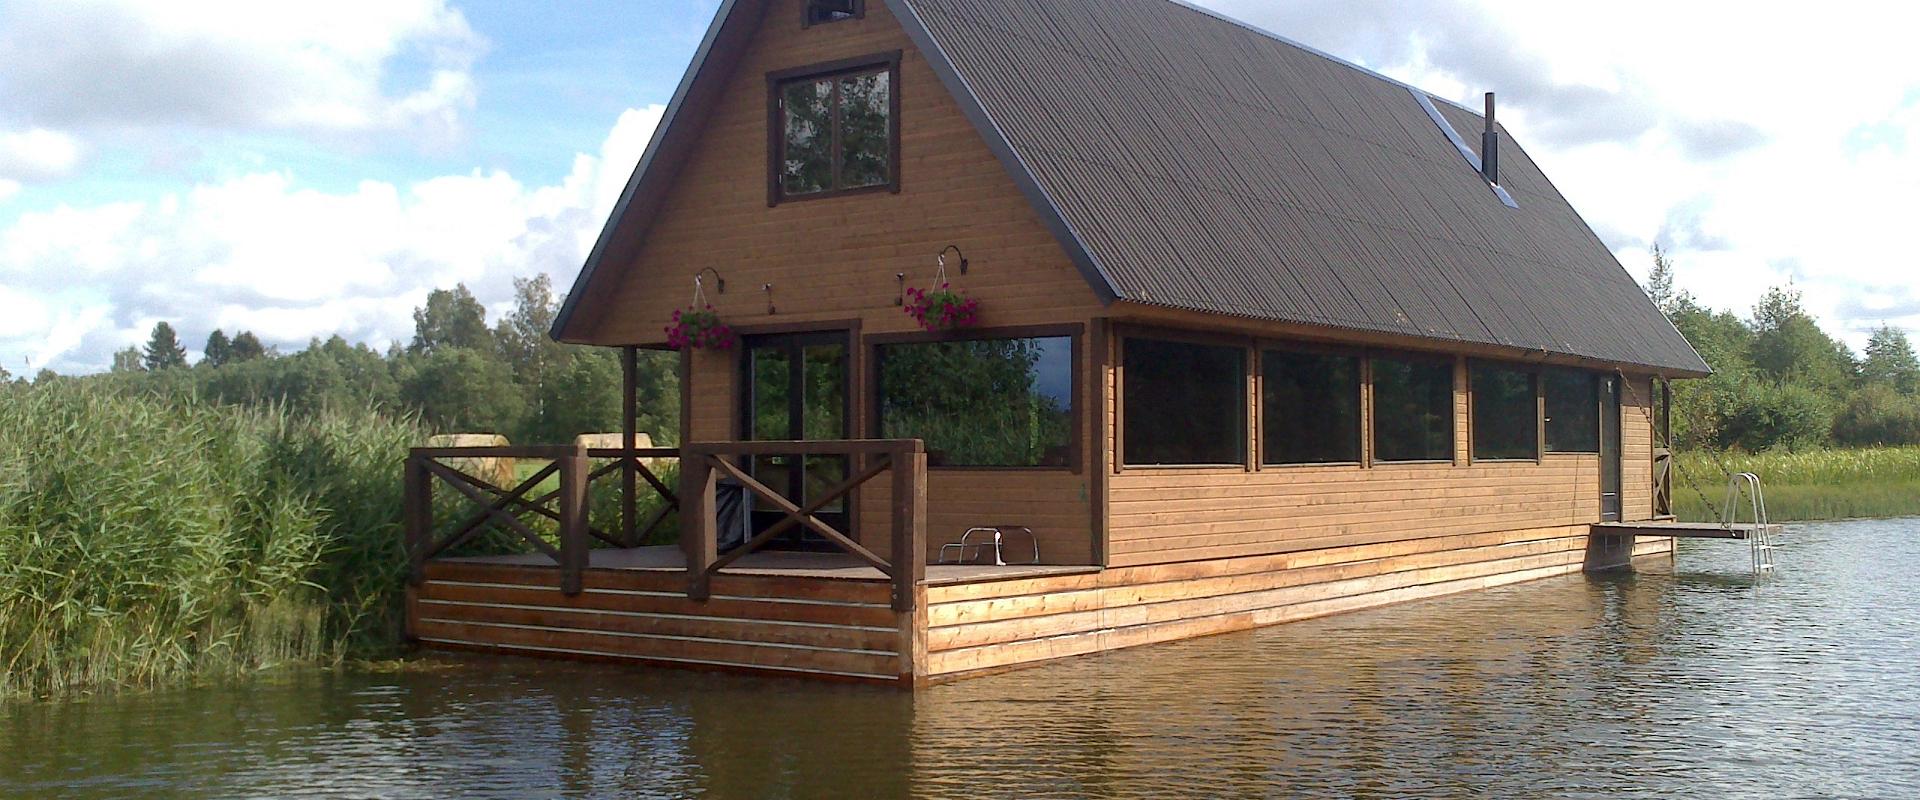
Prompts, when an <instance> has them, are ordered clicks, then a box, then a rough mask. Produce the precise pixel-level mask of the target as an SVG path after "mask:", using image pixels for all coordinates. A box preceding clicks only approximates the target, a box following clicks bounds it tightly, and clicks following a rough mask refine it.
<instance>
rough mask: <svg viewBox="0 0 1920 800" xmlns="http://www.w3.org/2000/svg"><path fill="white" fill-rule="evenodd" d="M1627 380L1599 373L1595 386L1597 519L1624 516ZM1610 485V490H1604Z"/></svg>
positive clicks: (1618, 375)
mask: <svg viewBox="0 0 1920 800" xmlns="http://www.w3.org/2000/svg"><path fill="white" fill-rule="evenodd" d="M1626 380H1627V377H1626V376H1625V375H1622V374H1620V373H1618V372H1611V373H1602V374H1601V375H1600V380H1599V381H1598V382H1597V383H1598V387H1597V388H1598V389H1599V393H1600V396H1599V398H1597V401H1598V402H1599V404H1600V519H1601V521H1603V522H1619V521H1620V520H1622V519H1624V518H1625V517H1626V507H1627V504H1626V480H1625V479H1626V474H1625V473H1626V456H1627V453H1626V442H1624V441H1623V440H1622V439H1623V437H1624V435H1625V432H1626V423H1625V420H1624V419H1622V416H1623V415H1624V413H1625V411H1626V408H1625V406H1624V404H1623V403H1622V397H1621V392H1622V390H1623V389H1624V388H1625V387H1623V386H1622V385H1621V384H1622V383H1623V382H1625V381H1626ZM1609 485H1611V486H1612V489H1613V491H1611V492H1609V491H1607V489H1608V486H1609Z"/></svg>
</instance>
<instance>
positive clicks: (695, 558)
mask: <svg viewBox="0 0 1920 800" xmlns="http://www.w3.org/2000/svg"><path fill="white" fill-rule="evenodd" d="M682 456H683V457H682V460H681V462H680V497H681V499H682V507H681V511H682V515H681V534H680V543H681V548H682V549H683V550H684V551H685V553H686V560H687V575H688V586H687V595H688V596H689V597H692V598H695V599H705V598H706V597H707V596H708V595H709V594H710V592H709V586H710V583H711V581H712V579H713V576H714V574H715V573H717V572H719V571H720V570H722V569H724V568H726V567H727V565H729V564H732V563H734V562H735V561H738V560H739V559H740V558H741V557H743V556H745V555H747V554H748V553H751V552H753V551H755V550H758V549H759V548H760V547H761V546H763V545H765V544H767V543H768V542H771V541H773V540H774V538H776V537H778V536H780V535H781V534H784V533H787V532H790V531H792V530H794V529H795V528H796V527H800V528H805V529H807V530H809V531H812V532H813V533H815V534H817V535H819V536H820V537H821V538H824V539H826V540H827V541H828V542H831V543H832V544H833V545H834V546H835V547H838V548H839V549H841V550H844V551H846V552H847V553H849V554H851V555H853V556H854V557H855V558H858V559H860V560H861V561H863V562H865V563H866V564H867V565H868V566H871V567H873V568H874V569H877V570H879V571H880V572H882V573H884V574H886V575H887V576H888V577H889V578H892V579H893V607H894V608H895V609H896V610H899V611H911V610H913V606H914V594H915V587H916V586H917V585H918V584H919V583H920V582H921V581H923V580H925V579H926V575H927V555H926V553H927V546H926V541H927V531H926V528H927V453H926V448H925V446H924V445H923V444H922V443H921V441H920V440H919V439H862V440H849V441H791V442H701V443H693V444H688V445H685V446H684V447H683V448H682ZM753 456H802V457H805V456H846V457H847V459H848V463H849V465H850V471H855V472H854V474H853V475H852V476H851V477H849V478H847V479H846V480H845V481H842V482H841V483H840V484H839V485H837V486H834V487H833V488H831V489H828V490H827V491H826V492H824V493H822V494H820V495H819V496H817V497H813V498H811V499H809V500H808V502H807V504H806V506H805V507H801V506H799V505H797V504H795V503H794V502H793V501H791V500H789V499H787V497H786V495H785V494H784V493H782V492H779V491H775V490H774V489H771V488H769V487H767V486H766V485H765V484H763V483H761V482H759V481H757V480H755V479H754V478H753V476H752V475H749V474H748V473H747V471H746V470H744V469H742V468H741V467H740V466H739V465H738V464H736V463H735V461H736V460H737V459H740V458H751V457H753ZM883 472H891V473H892V483H893V493H892V500H893V506H892V531H891V536H890V537H889V540H888V543H889V545H890V546H889V551H890V552H889V553H888V555H887V557H885V558H882V557H881V556H879V555H877V554H875V553H874V552H873V551H872V550H870V549H868V548H867V547H866V546H864V545H862V544H860V543H859V542H857V541H855V540H854V539H853V537H852V536H849V535H847V533H845V532H843V531H840V530H837V529H835V528H834V527H833V526H831V525H828V524H827V523H825V522H823V521H821V520H820V518H819V517H818V516H815V515H816V514H817V513H819V512H820V510H821V509H824V508H826V507H828V506H829V505H831V504H833V503H834V502H835V501H839V500H841V499H842V498H847V497H848V496H849V494H850V493H852V492H853V490H854V489H856V488H859V487H860V486H861V485H862V484H865V483H866V482H867V481H870V480H873V479H874V478H876V477H878V476H879V475H880V474H881V473H883ZM721 476H725V477H728V478H731V479H733V480H735V481H738V482H739V483H741V484H742V485H744V486H746V487H747V490H748V491H749V492H751V493H752V494H753V496H755V497H757V498H759V499H760V500H762V501H764V502H766V503H768V504H770V505H772V506H773V507H774V508H777V509H779V510H780V511H782V512H785V513H786V518H785V519H782V520H780V521H779V522H777V523H775V524H773V525H771V526H769V527H767V528H766V529H765V530H763V531H761V532H760V533H758V534H756V535H754V536H753V537H752V538H749V539H748V540H747V541H746V542H745V543H743V544H741V545H739V546H737V547H734V548H733V549H731V550H728V551H727V552H726V553H724V554H723V553H720V552H719V524H718V520H717V515H716V511H717V509H718V503H717V497H716V492H717V489H718V485H719V479H720V477H721ZM846 507H847V509H848V511H849V513H850V514H856V515H857V514H858V513H859V510H858V509H857V508H854V507H853V503H852V502H851V500H848V501H847V502H846Z"/></svg>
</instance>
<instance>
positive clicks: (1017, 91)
mask: <svg viewBox="0 0 1920 800" xmlns="http://www.w3.org/2000/svg"><path fill="white" fill-rule="evenodd" d="M1492 111H1493V103H1492V98H1491V95H1489V97H1488V101H1487V104H1486V109H1485V113H1484V114H1483V113H1480V112H1478V111H1477V110H1474V109H1469V108H1464V107H1461V106H1459V105H1456V104H1453V103H1450V102H1447V101H1445V100H1443V99H1441V98H1438V97H1434V96H1432V95H1430V94H1428V93H1426V92H1424V91H1422V90H1420V89H1418V88H1414V87H1410V86H1407V85H1405V84H1402V83H1399V82H1396V81H1394V80H1391V79H1388V78H1385V77H1383V76H1381V75H1378V74H1375V73H1372V72H1369V71H1367V70H1365V69H1362V68H1359V67H1356V66H1354V65H1352V64H1348V63H1345V62H1342V61H1339V60H1336V59H1334V58H1332V57H1329V56H1327V55H1324V54H1321V53H1318V52H1316V51H1313V50H1311V49H1308V48H1306V47H1303V46H1300V45H1298V44H1295V43H1292V42H1289V41H1287V40H1285V39H1282V38H1279V37H1277V36H1274V35H1272V34H1269V33H1266V32H1263V31H1260V30H1257V29H1255V28H1252V27H1249V26H1247V25H1244V24H1241V23H1238V22H1235V21H1233V20H1230V19H1226V18H1224V17H1221V16H1218V15H1216V14H1213V13H1211V12H1208V11H1204V10H1200V9H1196V8H1192V7H1189V6H1186V5H1184V4H1180V3H1176V2H1168V0H1077V1H1076V2H1071V3H1062V2H1055V1H1054V0H838V1H834V0H726V2H723V3H722V4H721V7H720V10H719V12H718V15H717V17H716V18H715V20H714V22H713V24H712V26H711V28H710V29H709V30H708V32H707V34H706V38H705V40H704V41H703V42H702V44H701V45H700V48H699V51H698V53H697V55H696V56H695V59H694V62H693V64H692V66H691V68H690V69H689V70H688V72H687V74H686V77H685V78H684V79H683V80H682V82H681V83H680V86H679V89H678V91H677V92H676V94H675V95H674V98H673V101H672V104H671V105H670V107H669V108H668V110H667V112H666V115H665V118H664V120H663V121H662V123H661V124H660V126H659V129H658V130H657V131H656V132H655V134H654V136H653V140H652V142H651V143H650V145H649V146H648V148H647V150H646V153H645V156H644V158H643V159H642V161H641V163H640V164H639V167H638V169H637V170H636V171H635V173H634V176H633V178H632V181H631V182H630V183H629V184H628V186H627V188H626V191H625V193H624V195H623V196H622V197H621V199H620V202H619V204H618V206H617V208H616V209H615V211H614V213H613V215H612V218H611V219H610V220H609V221H608V223H607V225H606V228H605V230H604V232H603V233H602V234H601V236H600V238H599V240H598V243H597V244H596V245H595V247H594V248H593V251H592V254H591V256H590V258H589V260H588V261H587V263H586V265H585V267H584V268H583V270H582V271H581V274H580V277H579V280H578V282H577V283H576V284H575V285H574V287H573V291H572V292H571V293H570V294H569V295H568V296H567V300H566V303H565V306H564V308H563V310H562V312H561V315H560V317H559V319H558V321H557V323H556V324H555V326H554V331H553V333H554V336H555V337H556V338H558V339H559V340H561V341H565V342H572V343H579V344H588V345H599V346H606V347H618V348H623V349H624V350H625V356H626V363H627V364H628V370H629V376H630V377H629V381H628V386H627V398H626V403H627V433H626V435H627V437H628V438H627V439H626V446H625V447H614V448H606V449H597V450H590V449H587V448H585V447H582V446H577V445H576V446H574V447H562V448H502V449H500V450H501V452H499V453H497V454H495V455H502V456H514V457H516V458H520V459H523V463H524V459H529V458H532V459H536V460H539V459H544V460H546V461H547V462H548V463H550V464H551V466H549V467H547V468H546V469H545V470H542V471H541V472H540V473H539V474H536V475H533V476H531V477H530V478H529V479H528V480H527V481H526V482H524V483H522V484H521V485H519V486H516V487H502V486H498V485H493V484H489V483H487V482H485V481H476V480H473V479H472V478H471V477H470V476H466V475H464V474H463V473H460V472H459V471H458V470H454V469H450V468H448V467H447V466H446V464H445V461H446V460H448V459H452V458H456V457H462V456H487V455H489V454H491V453H490V452H477V451H474V450H472V449H450V450H418V451H415V453H414V454H413V456H412V457H411V458H410V459H409V461H408V472H407V475H408V481H409V495H408V497H409V512H408V514H409V517H408V519H409V548H410V553H411V554H412V558H413V564H412V567H413V570H414V584H413V589H412V591H411V593H410V597H409V606H408V623H409V633H410V636H412V637H413V638H414V639H416V640H418V641H420V642H422V643H425V644H426V645H428V646H432V647H446V648H462V649H477V650H482V651H491V652H503V653H518V654H526V655H544V656H559V657H575V658H592V659H610V660H617V661H631V662H640V663H647V664H655V665H666V666H691V667H704V668H721V669H741V670H750V671H760V672H769V673H778V674H786V675H799V676H811V677H835V678H849V679H857V680H868V681H884V682H897V683H899V684H902V685H907V686H918V685H925V684H927V683H930V682H938V681H942V680H947V679H952V678H956V677H961V676H968V675H976V674H980V673H983V672H987V671H993V670H999V669H1004V668H1008V667H1013V666H1017V665H1025V664H1033V663H1036V662H1042V661H1046V660H1049V659H1056V658H1062V657H1066V656H1075V655H1083V654H1089V653H1096V652H1100V651H1105V650H1111V649H1115V648H1122V647H1130V646H1134V645H1143V644H1150V643H1155V642H1166V641H1171V640H1177V639H1184V638H1189V637H1195V636H1203V635H1208V634H1216V633H1221V632H1225V631H1235V630H1242V629H1246V628H1251V627H1255V626H1260V625H1268V624H1272V623H1278V622H1285V621H1289V620H1297V619H1302V618H1307V617H1313V616H1317V615H1323V614H1329V613H1334V612H1340V611H1348V610H1353V609H1361V608H1367V607H1372V606H1379V605H1383V604H1387V603H1396V602H1402V601H1408V600H1415V599H1419V598H1427V597H1434V596H1438V595H1443V594H1448V593H1452V592H1460V591H1466V590H1471V589H1479V588H1485V587H1490V586H1497V585H1501V584H1507V583H1513V582H1518V581H1527V580H1533V579H1538V578H1545V577H1549V576H1555V575H1564V574H1568V573H1573V572H1578V571H1580V570H1582V569H1583V568H1596V567H1615V566H1620V565H1622V564H1626V563H1629V562H1630V560H1631V559H1632V558H1634V557H1648V556H1667V555H1668V554H1670V553H1671V552H1672V539H1670V538H1665V537H1660V536H1646V535H1641V536H1635V535H1634V534H1635V533H1636V532H1638V533H1640V534H1647V533H1658V530H1659V529H1658V527H1657V526H1653V525H1649V526H1647V527H1624V528H1623V527H1618V526H1619V525H1621V524H1624V523H1641V522H1651V521H1654V520H1656V519H1657V518H1659V517H1661V516H1662V515H1663V514H1664V513H1665V510H1666V507H1667V489H1666V488H1664V487H1666V486H1669V485H1670V483H1668V481H1667V476H1668V474H1669V470H1668V467H1669V462H1668V461H1667V460H1666V459H1665V453H1664V450H1663V449H1661V441H1662V439H1663V438H1664V431H1665V430H1666V417H1667V411H1666V408H1665V398H1666V397H1667V380H1668V379H1670V378H1683V377H1695V376H1700V375H1704V374H1706V373H1707V372H1708V368H1707V365H1706V364H1705V363H1703V362H1702V361H1701V359H1700V357H1699V356H1698V355H1697V354H1695V352H1694V350H1693V349H1692V348H1691V347H1690V346H1689V345H1688V343H1687V341H1686V340H1685V339H1684V338H1682V337H1681V336H1680V334H1679V333H1677V332H1676V331H1675V330H1674V328H1673V327H1672V326H1671V325H1670V324H1668V322H1667V320H1666V319H1665V318H1664V317H1663V316H1662V315H1661V314H1660V312H1659V311H1658V310H1657V309H1655V308H1654V306H1653V305H1652V303H1650V302H1649V301H1648V299H1647V298H1646V296H1645V295H1644V294H1643V293H1642V292H1641V290H1640V289H1639V287H1638V286H1637V285H1636V284H1635V283H1634V281H1633V280H1632V278H1631V277H1629V276H1628V275H1627V273H1626V272H1625V271H1624V270H1623V269H1622V268H1621V266H1620V264H1619V263H1618V262H1617V261H1616V260H1615V259H1614V257H1613V256H1612V254H1611V253H1610V252H1609V251H1608V249H1607V247H1606V246H1605V245H1604V244H1602V242H1601V240H1600V239H1599V238H1598V237H1597V236H1596V235H1595V234H1594V233H1593V231H1592V230H1591V229H1589V228H1588V226H1587V225H1586V224H1585V223H1584V222H1583V221H1582V220H1581V218H1580V217H1579V215H1578V214H1577V213H1576V212H1575V211H1574V209H1573V207H1572V206H1570V205H1569V204H1568V203H1567V201H1566V199H1565V198H1564V197H1562V196H1561V194H1560V193H1559V192H1558V191H1557V190H1555V189H1554V187H1553V185H1552V184H1551V183H1549V182H1548V180H1547V178H1546V176H1545V175H1544V174H1542V173H1541V171H1540V168H1539V167H1538V166H1537V165H1536V164H1535V163H1534V162H1533V160H1532V159H1531V158H1529V157H1528V155H1527V153H1526V151H1525V150H1523V149H1521V148H1520V147H1519V146H1518V144H1517V143H1515V142H1514V141H1513V139H1512V137H1511V136H1509V135H1508V134H1507V132H1506V131H1505V130H1504V129H1503V128H1502V127H1501V126H1500V125H1499V124H1497V123H1496V122H1495V121H1494V120H1493V118H1492ZM943 286H945V287H946V288H947V290H948V291H950V292H953V293H954V294H953V295H951V296H949V295H943V294H942V293H941V289H942V287H943ZM690 301H692V302H694V303H697V304H698V305H697V307H690ZM709 305H710V306H711V316H705V315H701V314H694V313H692V312H696V311H706V310H707V308H706V307H707V306H709ZM916 311H919V312H924V313H922V314H916V313H914V312H916ZM676 312H681V313H683V314H685V315H686V316H679V315H677V313H676ZM716 322H717V324H718V325H720V326H724V327H716V328H709V327H707V326H708V325H709V324H710V323H716ZM676 326H679V327H678V328H676ZM670 329H673V330H672V331H670ZM687 337H690V338H691V339H692V341H691V342H688V343H684V344H685V346H683V347H681V349H680V356H679V358H680V361H679V363H680V369H681V373H680V374H681V382H680V388H681V399H680V402H681V409H680V411H681V415H680V419H681V429H680V431H679V442H680V443H681V444H680V446H679V447H677V448H641V447H636V446H635V444H636V443H637V439H636V432H635V431H634V430H633V428H634V418H635V409H634V402H635V401H634V387H633V380H632V378H631V375H632V374H633V364H634V363H635V362H634V359H635V357H636V351H637V350H640V349H664V348H667V347H668V346H669V344H668V343H669V341H672V342H673V343H674V344H683V342H682V341H681V340H682V339H683V338H687ZM674 463H677V465H678V477H677V479H665V478H662V475H671V474H672V472H671V470H668V469H663V468H662V467H661V465H663V464H669V465H670V464H674ZM553 474H557V475H558V476H559V479H558V483H557V485H558V488H557V489H555V490H553V491H550V492H547V493H546V494H544V495H542V496H540V497H537V498H536V497H533V494H534V492H535V490H534V488H533V487H534V486H537V485H542V481H547V480H550V478H551V476H552V475H553ZM596 480H598V481H612V480H618V481H619V482H620V483H621V484H622V486H623V491H624V497H625V502H626V507H625V509H624V511H623V513H622V514H621V515H620V516H621V518H620V521H619V525H618V527H617V528H616V529H615V530H610V531H609V530H603V529H602V528H605V527H611V526H604V525H603V526H599V527H596V526H595V525H594V524H593V523H591V522H590V521H589V519H588V514H587V510H586V507H587V504H588V501H587V498H588V493H587V492H588V487H589V485H591V484H593V483H594V482H595V481H596ZM670 484H671V485H670ZM435 486H439V487H440V488H441V491H449V489H448V487H451V490H455V491H457V493H458V494H456V495H453V496H454V497H455V498H456V499H457V498H458V497H459V496H462V495H463V496H464V497H466V498H470V499H472V500H473V501H474V502H475V503H477V504H479V505H480V506H482V508H481V509H480V510H479V511H478V512H476V513H475V515H474V516H473V517H470V518H468V519H466V520H465V521H464V523H465V524H464V525H454V526H451V527H449V526H447V525H445V524H444V523H445V520H436V519H435V514H434V508H435V501H434V500H433V491H434V487H435ZM648 494H657V495H659V496H660V497H662V498H666V499H667V501H668V502H667V504H666V505H665V506H663V508H665V509H666V510H668V511H677V514H676V515H675V517H674V518H677V520H678V526H679V531H678V542H679V544H678V545H677V546H674V545H666V546H653V547H643V546H636V545H637V544H638V543H639V542H640V541H641V540H642V537H644V536H646V535H647V533H648V529H649V528H650V527H659V526H660V525H661V519H662V515H663V514H664V513H665V512H662V514H656V515H654V518H653V519H642V518H641V517H642V516H643V515H642V514H640V513H639V512H638V511H637V508H638V501H637V500H636V498H637V497H640V496H642V495H648ZM446 497H447V495H443V496H442V498H443V501H444V500H445V499H446ZM443 505H444V503H443ZM536 517H537V518H544V519H546V520H549V521H551V523H550V524H554V525H555V526H556V528H555V530H557V531H558V534H557V536H555V535H552V534H542V533H539V532H536V531H533V530H531V529H530V528H529V526H528V525H527V524H526V522H525V520H529V519H534V518H536ZM543 524H549V523H543ZM1597 524H1613V525H1615V526H1616V527H1612V528H1608V529H1607V530H1606V531H1601V532H1596V530H1595V529H1594V526H1595V525H1597ZM490 525H491V526H494V527H497V528H500V529H503V530H508V531H517V532H519V533H521V534H522V535H523V536H524V537H525V538H526V539H527V540H528V542H529V544H530V546H531V547H532V548H533V549H532V550H531V552H529V553H527V554H524V555H514V556H494V557H467V558H454V557H448V556H446V555H445V553H446V552H447V551H448V548H449V546H450V545H454V544H457V543H458V542H459V541H460V540H462V539H464V538H466V537H468V536H469V535H470V534H472V532H473V531H474V530H477V529H479V528H484V527H487V526H490ZM963 539H964V541H963ZM667 540H668V541H671V536H669V537H667ZM1669 557H1670V556H1669Z"/></svg>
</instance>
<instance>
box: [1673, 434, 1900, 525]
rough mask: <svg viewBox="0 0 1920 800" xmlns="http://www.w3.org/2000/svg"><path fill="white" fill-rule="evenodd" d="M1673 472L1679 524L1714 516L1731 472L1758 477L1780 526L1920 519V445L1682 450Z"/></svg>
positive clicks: (1768, 506)
mask: <svg viewBox="0 0 1920 800" xmlns="http://www.w3.org/2000/svg"><path fill="white" fill-rule="evenodd" d="M1675 468H1676V469H1677V470H1678V475H1677V476H1676V479H1675V481H1674V489H1673V503H1674V506H1675V509H1674V510H1675V512H1676V513H1677V514H1679V516H1680V518H1681V519H1684V520H1708V519H1712V518H1714V517H1715V515H1716V513H1717V512H1718V511H1719V509H1720V506H1721V505H1722V504H1724V502H1725V496H1726V480H1727V478H1726V476H1727V474H1728V473H1729V472H1734V473H1739V472H1752V473H1754V474H1757V475H1759V476H1760V479H1761V481H1762V483H1763V485H1764V486H1765V490H1766V496H1767V511H1768V514H1769V515H1770V516H1771V517H1772V518H1773V519H1775V520H1779V521H1787V520H1822V519H1848V518H1855V517H1904V516H1920V447H1899V448H1875V449H1862V450H1807V451H1801V452H1794V453H1785V452H1782V453H1721V454H1714V453H1702V452H1686V453H1681V454H1679V456H1678V457H1677V458H1676V459H1675ZM1696 489H1697V490H1698V491H1697V492H1696ZM1702 494H1704V495H1705V496H1706V499H1705V501H1704V502H1703V500H1702V498H1701V495H1702ZM1741 518H1742V519H1745V515H1742V517H1741Z"/></svg>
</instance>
